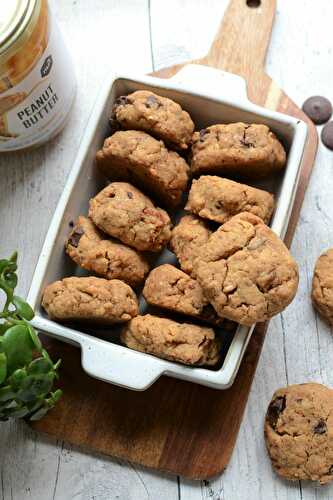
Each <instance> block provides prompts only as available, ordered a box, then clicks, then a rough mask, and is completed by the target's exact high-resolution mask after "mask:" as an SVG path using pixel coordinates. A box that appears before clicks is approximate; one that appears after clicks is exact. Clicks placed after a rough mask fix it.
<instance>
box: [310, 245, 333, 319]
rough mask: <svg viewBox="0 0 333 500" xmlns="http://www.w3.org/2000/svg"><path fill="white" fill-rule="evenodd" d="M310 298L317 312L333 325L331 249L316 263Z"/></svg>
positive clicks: (332, 260) (332, 255) (332, 253)
mask: <svg viewBox="0 0 333 500" xmlns="http://www.w3.org/2000/svg"><path fill="white" fill-rule="evenodd" d="M311 297H312V303H313V305H314V307H315V308H316V309H317V311H318V312H319V313H320V314H321V316H322V317H323V318H325V319H326V320H327V321H328V323H330V324H331V325H333V248H331V249H329V250H327V251H326V252H325V253H323V254H322V255H321V256H320V257H319V258H318V260H317V262H316V265H315V268H314V273H313V280H312V295H311Z"/></svg>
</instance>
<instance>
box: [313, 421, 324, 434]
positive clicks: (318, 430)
mask: <svg viewBox="0 0 333 500" xmlns="http://www.w3.org/2000/svg"><path fill="white" fill-rule="evenodd" d="M313 432H314V434H325V432H327V425H326V422H325V420H323V419H322V418H321V419H320V420H318V422H317V423H316V425H315V426H314V428H313Z"/></svg>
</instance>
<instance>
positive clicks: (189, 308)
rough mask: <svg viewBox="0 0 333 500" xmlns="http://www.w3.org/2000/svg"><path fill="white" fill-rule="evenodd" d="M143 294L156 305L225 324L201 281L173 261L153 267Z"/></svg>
mask: <svg viewBox="0 0 333 500" xmlns="http://www.w3.org/2000/svg"><path fill="white" fill-rule="evenodd" d="M142 293H143V296H144V298H145V299H146V301H147V302H148V304H150V305H152V306H157V307H161V308H162V309H167V310H169V311H173V312H176V313H180V314H187V315H189V316H193V317H195V318H198V319H201V320H203V321H207V322H209V323H212V324H221V323H222V321H223V320H222V319H221V318H219V317H218V316H217V314H216V312H215V310H214V309H213V307H212V306H211V305H210V304H209V303H208V300H207V299H206V297H205V296H204V294H203V291H202V288H201V286H200V285H199V283H198V282H197V281H196V280H194V279H192V278H190V276H188V275H187V274H186V273H184V272H183V271H181V270H180V269H177V268H176V267H174V266H171V265H170V264H163V265H162V266H158V267H156V268H155V269H153V270H152V271H151V272H150V274H149V275H148V278H147V280H146V283H145V286H144V289H143V292H142Z"/></svg>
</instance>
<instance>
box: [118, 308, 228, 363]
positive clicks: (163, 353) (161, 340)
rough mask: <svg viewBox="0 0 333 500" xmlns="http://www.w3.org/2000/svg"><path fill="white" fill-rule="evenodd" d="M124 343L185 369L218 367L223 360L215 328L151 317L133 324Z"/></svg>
mask: <svg viewBox="0 0 333 500" xmlns="http://www.w3.org/2000/svg"><path fill="white" fill-rule="evenodd" d="M121 340H122V342H123V343H124V344H125V345H127V347H130V348H131V349H135V350H136V351H141V352H146V353H149V354H154V355H155V356H158V357H159V358H164V359H169V360H170V361H177V362H179V363H184V364H185V365H198V366H202V365H215V364H216V363H217V362H218V361H219V359H220V341H219V340H218V339H217V338H215V333H214V330H213V329H212V328H208V327H205V326H197V325H191V324H190V323H177V322H176V321H173V320H171V319H166V318H159V317H158V316H152V315H150V314H146V315H145V316H137V317H136V318H134V319H133V320H131V321H130V322H129V323H128V325H127V326H126V327H125V328H124V330H123V332H122V334H121Z"/></svg>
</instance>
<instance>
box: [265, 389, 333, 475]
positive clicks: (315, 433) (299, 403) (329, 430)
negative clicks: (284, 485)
mask: <svg viewBox="0 0 333 500" xmlns="http://www.w3.org/2000/svg"><path fill="white" fill-rule="evenodd" d="M265 440H266V446H267V450H268V453H269V455H270V458H271V461H272V465H273V467H274V469H275V471H276V472H277V473H278V474H279V475H280V476H282V477H284V478H285V479H291V480H299V479H309V480H312V481H319V482H320V483H321V484H325V483H328V482H329V481H332V479H333V390H332V389H329V388H328V387H325V386H324V385H321V384H315V383H308V384H298V385H290V386H289V387H285V388H283V389H279V390H277V391H276V392H275V393H274V395H273V398H272V401H271V402H270V405H269V407H268V410H267V414H266V419H265Z"/></svg>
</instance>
